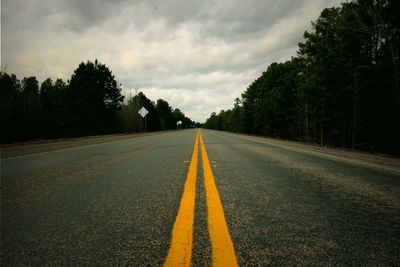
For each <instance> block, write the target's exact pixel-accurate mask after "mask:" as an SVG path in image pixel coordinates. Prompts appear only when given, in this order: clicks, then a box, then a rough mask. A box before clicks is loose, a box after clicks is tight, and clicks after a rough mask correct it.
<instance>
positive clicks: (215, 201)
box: [199, 132, 238, 266]
mask: <svg viewBox="0 0 400 267" xmlns="http://www.w3.org/2000/svg"><path fill="white" fill-rule="evenodd" d="M199 133H200V135H199V137H200V148H201V157H202V160H203V174H204V184H205V188H206V196H207V210H208V232H209V234H210V239H211V247H212V265H213V266H238V262H237V258H236V254H235V248H234V247H233V243H232V239H231V236H230V235H229V230H228V226H227V224H226V220H225V215H224V209H223V207H222V203H221V200H220V198H219V194H218V189H217V186H216V184H215V178H214V175H213V172H212V169H211V165H210V161H209V159H208V155H207V151H206V147H205V146H204V142H203V137H202V135H201V132H199Z"/></svg>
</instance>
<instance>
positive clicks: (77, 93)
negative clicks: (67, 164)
mask: <svg viewBox="0 0 400 267" xmlns="http://www.w3.org/2000/svg"><path fill="white" fill-rule="evenodd" d="M123 100H124V96H122V95H121V88H120V85H118V83H117V81H116V80H115V77H114V76H113V75H112V72H111V71H110V70H109V69H108V67H107V66H105V65H103V64H100V63H99V62H97V60H96V61H95V62H94V63H92V62H90V61H88V62H87V63H81V64H80V65H79V66H78V68H77V69H76V70H75V71H74V73H73V74H72V76H71V79H70V81H69V82H68V83H65V82H64V81H63V80H61V79H57V80H56V81H55V82H53V80H51V79H50V78H48V79H46V80H44V81H43V82H42V83H41V85H40V90H39V83H38V81H37V79H36V78H35V77H27V78H24V79H22V82H20V81H19V80H18V79H17V77H16V76H15V75H14V74H11V75H9V74H7V73H4V72H0V104H1V105H0V123H1V131H0V142H2V143H9V142H16V141H24V140H29V139H34V138H56V137H66V136H83V135H94V134H105V133H113V132H142V131H159V130H171V129H176V128H177V122H178V121H181V122H182V124H181V125H180V126H179V128H190V127H194V125H195V124H194V122H192V121H191V120H190V119H189V118H187V117H186V116H185V114H183V113H182V112H181V111H180V110H179V109H175V110H173V108H172V107H171V106H170V105H169V104H168V102H167V101H164V100H162V99H159V100H158V101H157V104H155V103H154V102H153V101H151V100H150V99H148V98H147V97H146V96H145V95H144V94H143V93H142V92H140V93H139V94H137V95H135V96H133V97H130V98H129V99H128V100H127V101H126V102H125V103H124V102H123ZM142 107H145V108H146V109H147V110H148V111H149V113H148V114H147V116H146V118H145V119H143V118H142V117H140V115H139V114H138V111H139V109H140V108H142Z"/></svg>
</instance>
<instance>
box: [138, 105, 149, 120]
mask: <svg viewBox="0 0 400 267" xmlns="http://www.w3.org/2000/svg"><path fill="white" fill-rule="evenodd" d="M138 113H139V114H140V116H142V118H144V117H146V115H147V113H149V112H148V111H147V109H145V107H142V108H141V109H140V110H139V111H138Z"/></svg>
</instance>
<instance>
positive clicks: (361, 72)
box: [205, 0, 400, 154]
mask: <svg viewBox="0 0 400 267" xmlns="http://www.w3.org/2000/svg"><path fill="white" fill-rule="evenodd" d="M399 14H400V3H399V1H396V0H358V1H352V2H347V3H344V4H342V6H341V7H340V8H328V9H325V10H323V11H322V13H321V15H320V17H319V18H318V19H317V21H315V22H312V29H313V30H312V31H311V32H305V34H304V39H305V41H304V42H303V43H300V44H299V50H298V56H297V57H294V58H292V59H291V60H290V61H287V62H285V63H279V64H278V63H273V64H271V65H270V66H269V67H268V69H267V70H266V71H265V72H264V73H263V74H262V75H261V76H260V77H259V78H258V79H256V80H255V81H254V82H253V83H252V84H251V85H250V86H249V87H248V88H247V90H246V91H245V92H244V93H243V94H242V100H241V101H236V103H238V102H241V105H240V106H239V105H237V104H235V107H234V108H233V109H232V110H228V111H221V112H220V113H219V114H218V115H217V114H216V113H212V114H211V116H210V118H208V119H207V121H206V123H205V127H208V128H213V129H219V130H229V131H239V132H247V133H254V134H262V135H269V136H276V137H280V138H288V139H295V140H302V141H306V142H313V143H319V144H321V145H334V146H343V147H351V148H358V149H367V150H378V151H383V152H389V153H394V154H400V142H399V138H398V137H399V136H400V89H399V87H400V86H399V85H400V79H399V78H400V75H399V73H400V18H399V17H400V15H399Z"/></svg>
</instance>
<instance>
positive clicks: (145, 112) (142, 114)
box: [138, 107, 149, 132]
mask: <svg viewBox="0 0 400 267" xmlns="http://www.w3.org/2000/svg"><path fill="white" fill-rule="evenodd" d="M138 113H139V115H140V116H142V118H144V131H145V132H147V120H146V115H147V114H148V113H149V112H148V111H147V109H146V108H145V107H142V108H141V109H139V111H138Z"/></svg>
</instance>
